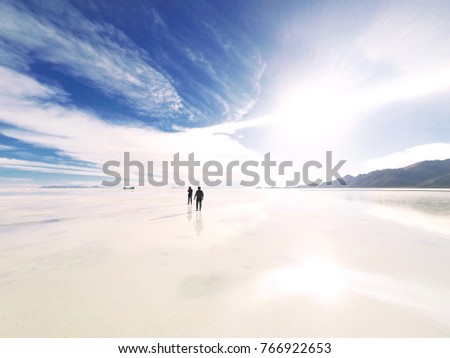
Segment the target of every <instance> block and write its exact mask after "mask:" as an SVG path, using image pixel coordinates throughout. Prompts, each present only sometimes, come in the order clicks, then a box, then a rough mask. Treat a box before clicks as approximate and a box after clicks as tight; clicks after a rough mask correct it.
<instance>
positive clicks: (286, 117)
mask: <svg viewBox="0 0 450 358" xmlns="http://www.w3.org/2000/svg"><path fill="white" fill-rule="evenodd" d="M350 110H351V108H350V106H349V101H348V97H346V96H345V94H344V93H343V92H342V91H340V90H339V89H338V88H336V86H333V85H330V84H327V83H324V84H316V85H310V86H302V87H294V88H292V89H290V90H289V91H287V92H286V93H285V94H283V96H282V97H281V98H280V100H279V104H278V107H277V111H276V117H277V122H278V123H281V124H282V125H284V126H286V127H287V128H288V129H290V130H292V129H294V130H295V129H298V130H301V131H303V132H305V133H306V134H308V135H315V134H319V133H320V134H321V135H324V134H326V133H328V132H332V131H333V130H334V129H335V128H337V127H338V126H339V125H340V124H342V121H345V120H346V119H347V118H346V115H347V114H349V113H350Z"/></svg>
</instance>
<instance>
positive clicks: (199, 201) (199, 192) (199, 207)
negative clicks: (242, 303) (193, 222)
mask: <svg viewBox="0 0 450 358" xmlns="http://www.w3.org/2000/svg"><path fill="white" fill-rule="evenodd" d="M203 197H204V195H203V191H202V188H200V187H198V189H197V191H196V192H195V195H194V199H195V209H196V211H198V210H200V211H202V201H203Z"/></svg>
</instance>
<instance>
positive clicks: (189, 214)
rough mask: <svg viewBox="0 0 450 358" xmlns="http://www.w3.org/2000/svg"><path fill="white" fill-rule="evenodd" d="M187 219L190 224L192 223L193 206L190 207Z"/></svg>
mask: <svg viewBox="0 0 450 358" xmlns="http://www.w3.org/2000/svg"><path fill="white" fill-rule="evenodd" d="M187 219H188V221H189V222H191V221H192V206H190V205H189V206H188V211H187Z"/></svg>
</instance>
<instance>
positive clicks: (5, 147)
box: [0, 144, 14, 150]
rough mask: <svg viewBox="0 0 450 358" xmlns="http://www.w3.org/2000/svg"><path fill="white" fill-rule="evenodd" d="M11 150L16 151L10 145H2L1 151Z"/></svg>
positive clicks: (0, 146)
mask: <svg viewBox="0 0 450 358" xmlns="http://www.w3.org/2000/svg"><path fill="white" fill-rule="evenodd" d="M11 149H14V147H12V146H10V145H4V144H0V150H11Z"/></svg>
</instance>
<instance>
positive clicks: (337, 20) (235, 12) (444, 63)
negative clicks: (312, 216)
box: [0, 0, 450, 186]
mask: <svg viewBox="0 0 450 358" xmlns="http://www.w3.org/2000/svg"><path fill="white" fill-rule="evenodd" d="M449 35H450V6H449V4H448V2H446V1H431V2H423V1H404V2H402V1H398V2H391V1H355V2H353V1H281V2H280V1H267V0H266V1H236V0H233V1H217V0H214V1H181V0H180V1H133V2H128V1H67V2H65V1H55V2H53V1H23V2H21V1H7V0H6V1H5V0H2V1H1V2H0V81H2V83H1V84H0V87H1V89H0V91H1V92H2V93H1V97H0V101H1V102H0V178H1V181H3V183H4V185H12V183H14V184H17V185H25V186H26V185H31V186H32V185H42V184H54V183H80V182H83V183H91V184H92V183H93V184H95V183H99V173H100V171H99V168H100V166H101V164H102V163H103V162H104V161H106V160H110V159H117V158H121V157H122V156H123V154H122V153H123V151H125V150H126V151H130V152H131V153H132V154H134V155H135V158H136V159H141V160H143V161H146V160H155V161H158V160H170V159H171V155H172V154H173V153H175V152H181V153H189V152H191V151H195V153H196V154H198V155H199V156H200V157H202V158H204V159H205V160H207V159H216V160H224V161H226V160H230V159H242V160H243V159H249V158H252V159H261V155H262V154H264V153H266V152H268V151H271V152H272V153H273V155H274V156H275V157H276V158H277V159H278V160H294V161H298V162H299V163H301V162H302V161H305V160H309V159H318V160H321V159H323V158H322V157H323V156H324V153H325V151H326V150H333V151H334V153H335V156H336V157H337V158H339V159H347V160H348V163H347V171H348V172H350V173H358V172H365V171H368V170H372V169H378V168H385V167H400V166H403V165H407V164H410V163H413V162H416V161H420V160H425V159H444V158H449V157H450V141H449V139H448V138H449V134H450V125H449V120H448V119H449V115H450V105H449V103H450V102H449V101H448V98H449V94H450V42H449V41H448V38H449Z"/></svg>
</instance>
